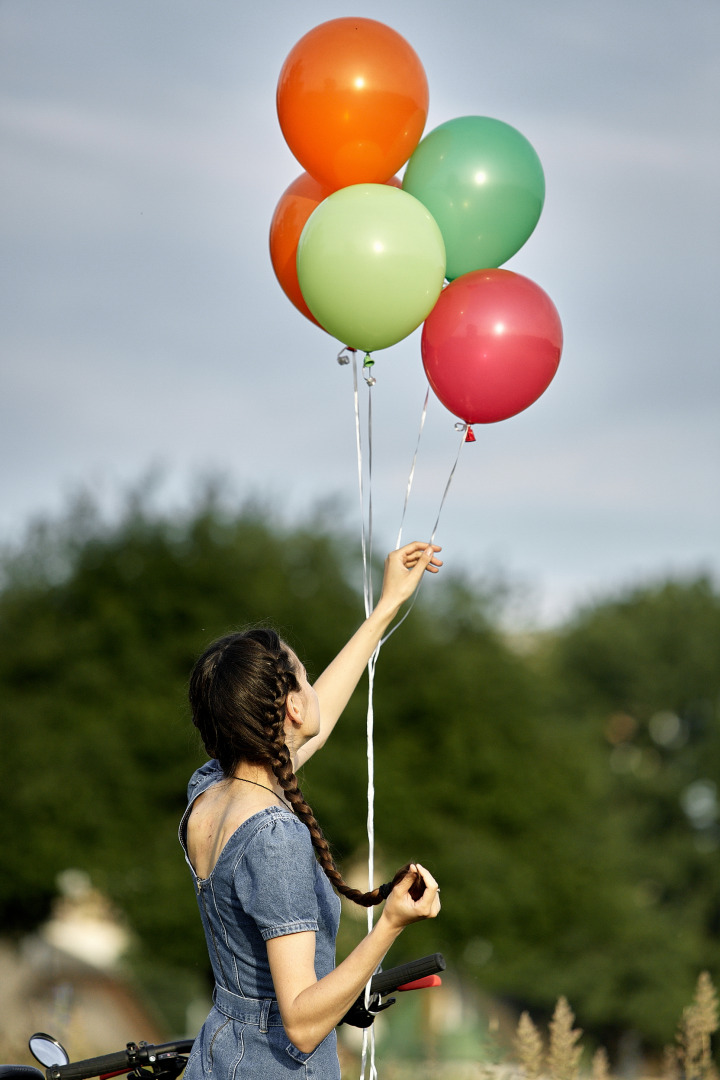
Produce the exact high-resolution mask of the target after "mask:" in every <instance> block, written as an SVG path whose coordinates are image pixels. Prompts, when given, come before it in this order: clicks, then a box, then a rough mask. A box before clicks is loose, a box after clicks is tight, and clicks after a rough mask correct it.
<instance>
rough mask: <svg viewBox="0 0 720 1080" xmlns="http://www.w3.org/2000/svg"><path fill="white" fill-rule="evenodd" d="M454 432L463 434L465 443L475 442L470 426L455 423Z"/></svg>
mask: <svg viewBox="0 0 720 1080" xmlns="http://www.w3.org/2000/svg"><path fill="white" fill-rule="evenodd" d="M455 430H456V431H464V432H465V439H464V441H465V442H475V432H474V431H473V429H472V427H471V426H470V424H463V423H457V424H456V425H455Z"/></svg>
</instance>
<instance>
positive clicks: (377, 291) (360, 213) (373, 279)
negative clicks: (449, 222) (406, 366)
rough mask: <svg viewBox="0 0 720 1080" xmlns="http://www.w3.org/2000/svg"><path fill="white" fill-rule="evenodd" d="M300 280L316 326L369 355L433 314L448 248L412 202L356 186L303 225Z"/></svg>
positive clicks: (386, 189) (383, 188)
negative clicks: (317, 324)
mask: <svg viewBox="0 0 720 1080" xmlns="http://www.w3.org/2000/svg"><path fill="white" fill-rule="evenodd" d="M297 273H298V281H299V283H300V289H301V291H302V294H303V297H304V299H305V302H306V304H307V306H308V307H309V308H310V311H311V312H312V313H313V315H314V316H315V318H316V319H317V321H318V322H319V323H320V325H321V326H323V327H324V328H325V330H327V331H328V333H330V334H332V335H333V337H336V338H338V340H339V341H341V342H342V343H343V345H349V346H351V347H352V348H354V349H359V350H362V351H363V352H372V351H374V350H376V349H386V348H388V347H389V346H390V345H394V344H395V343H396V342H398V341H401V340H402V339H403V338H404V337H407V336H408V334H411V333H412V331H413V330H415V329H416V328H417V327H418V326H420V324H421V323H422V322H423V321H424V320H425V318H426V317H427V316H428V315H429V314H430V312H431V311H432V309H433V307H434V306H435V302H436V301H437V298H438V297H439V295H440V292H441V290H442V287H443V282H444V278H445V246H444V244H443V238H442V234H441V232H440V229H439V228H438V226H437V223H436V222H435V221H434V219H433V217H432V215H431V214H430V212H429V211H428V210H427V209H426V207H424V206H423V205H422V203H420V202H418V200H417V199H415V198H413V196H412V195H408V194H407V192H405V191H401V190H400V189H399V188H396V187H390V186H389V185H386V184H354V185H352V186H351V187H345V188H341V189H340V190H339V191H336V192H334V193H333V194H332V195H329V196H328V197H327V199H325V200H324V201H323V202H321V203H320V205H319V206H318V207H316V209H315V210H314V211H313V213H312V214H311V215H310V217H309V218H308V220H307V222H306V224H305V228H304V229H303V231H302V234H301V236H300V240H299V241H298V249H297Z"/></svg>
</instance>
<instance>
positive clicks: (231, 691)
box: [189, 628, 424, 907]
mask: <svg viewBox="0 0 720 1080" xmlns="http://www.w3.org/2000/svg"><path fill="white" fill-rule="evenodd" d="M299 689H300V684H299V683H298V680H297V674H296V670H295V664H294V661H293V658H292V656H291V655H290V652H289V651H288V649H287V647H286V646H285V645H284V643H283V642H282V641H281V639H280V637H279V635H278V634H277V633H276V632H275V630H270V629H266V628H260V629H254V630H247V631H245V632H244V633H236V634H228V635H227V636H226V637H222V638H220V639H219V640H218V641H215V642H214V643H213V644H212V645H210V647H209V648H208V649H206V650H205V652H204V653H203V654H202V656H201V657H200V659H199V660H198V661H197V663H196V664H195V667H194V668H193V671H192V674H191V676H190V689H189V696H190V707H191V709H192V718H193V723H194V724H195V726H196V728H197V729H198V731H199V732H200V735H201V737H202V741H203V745H204V747H205V750H206V752H207V754H208V755H209V757H211V758H215V759H216V760H217V762H218V763H219V765H220V766H221V768H222V770H223V773H224V774H225V776H226V777H230V776H232V775H233V773H234V772H235V770H236V768H237V766H238V765H239V764H240V762H243V761H246V762H249V763H250V764H256V765H257V764H263V765H269V766H270V768H271V769H272V771H273V773H274V774H275V776H276V778H277V780H278V783H279V784H280V787H281V788H282V789H283V792H284V793H285V798H286V799H287V801H288V803H289V804H290V806H291V807H292V809H293V811H294V813H295V815H296V817H298V818H299V819H300V821H302V822H303V824H304V825H306V826H307V828H308V830H309V832H310V838H311V840H312V844H313V847H314V849H315V854H316V856H317V859H318V862H319V863H320V865H321V866H322V868H323V870H324V872H325V874H326V876H327V877H328V878H329V880H330V881H331V883H332V884H333V886H334V887H335V888H336V889H337V891H338V892H339V893H341V894H342V895H343V896H346V897H347V898H348V899H349V900H353V901H354V902H355V903H356V904H361V905H362V906H363V907H371V906H372V905H374V904H379V903H381V902H382V901H383V900H384V899H386V897H387V896H388V895H389V893H390V891H391V889H392V888H393V886H394V885H395V884H397V882H398V881H400V880H402V878H403V877H405V875H406V874H407V871H408V866H405V867H403V869H402V870H398V872H397V874H396V875H395V877H394V878H393V880H392V882H390V883H389V884H388V885H382V886H380V888H378V889H373V890H372V892H366V893H363V892H360V890H359V889H352V888H351V887H350V886H349V885H347V884H346V883H345V882H344V881H343V878H342V875H341V874H340V871H339V870H338V868H337V867H336V865H335V862H334V860H333V857H332V854H331V852H330V848H329V846H328V842H327V840H326V839H325V837H324V836H323V832H322V829H321V828H320V826H319V825H318V823H317V821H316V819H315V815H314V814H313V812H312V810H311V808H310V807H309V806H308V804H307V803H306V802H305V799H304V798H303V794H302V791H301V790H300V786H299V784H298V782H297V777H296V776H295V773H294V771H293V767H292V758H291V756H290V751H289V750H288V748H287V744H286V742H285V703H286V701H287V696H288V694H289V693H291V692H293V691H297V690H299ZM419 881H420V882H422V879H419ZM416 884H417V883H416ZM423 887H424V886H423ZM421 892H422V889H420V890H419V891H417V889H416V885H414V886H413V889H412V890H411V895H413V897H414V899H417V898H418V895H420V894H421ZM416 893H417V895H416Z"/></svg>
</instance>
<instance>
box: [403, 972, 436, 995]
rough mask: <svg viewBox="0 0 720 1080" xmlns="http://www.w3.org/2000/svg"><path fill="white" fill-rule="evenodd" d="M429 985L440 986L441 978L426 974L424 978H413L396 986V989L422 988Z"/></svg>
mask: <svg viewBox="0 0 720 1080" xmlns="http://www.w3.org/2000/svg"><path fill="white" fill-rule="evenodd" d="M430 986H442V979H441V978H440V976H439V975H426V976H425V978H424V979H414V980H413V982H408V983H404V984H403V986H398V990H400V991H404V990H423V989H425V987H430Z"/></svg>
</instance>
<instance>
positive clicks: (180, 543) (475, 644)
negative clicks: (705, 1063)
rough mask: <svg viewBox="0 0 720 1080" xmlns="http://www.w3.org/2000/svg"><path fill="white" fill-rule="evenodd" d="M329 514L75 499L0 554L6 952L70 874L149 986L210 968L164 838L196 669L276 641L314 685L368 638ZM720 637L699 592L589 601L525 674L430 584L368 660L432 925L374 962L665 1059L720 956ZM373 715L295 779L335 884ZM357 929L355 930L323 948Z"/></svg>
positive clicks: (183, 758) (355, 825) (381, 822)
mask: <svg viewBox="0 0 720 1080" xmlns="http://www.w3.org/2000/svg"><path fill="white" fill-rule="evenodd" d="M331 518H332V515H331V513H322V512H318V513H317V514H316V515H315V516H312V515H311V516H310V517H309V518H308V520H307V521H306V522H305V523H304V524H300V525H294V526H292V527H289V526H287V525H285V524H283V523H281V522H280V521H279V520H277V519H276V518H275V517H274V516H273V514H272V513H271V512H270V511H269V510H268V509H267V508H266V507H262V506H260V505H257V504H253V503H247V504H246V505H244V506H243V507H241V508H240V509H237V508H234V509H228V506H227V504H226V502H225V501H224V500H223V498H222V497H221V495H220V494H219V493H218V491H217V490H216V489H214V488H212V487H210V488H209V489H208V491H207V492H206V493H205V494H204V496H203V497H202V498H201V499H199V501H198V502H197V503H196V504H195V505H194V506H193V507H192V508H191V509H190V510H189V511H188V512H187V513H186V514H185V515H183V516H179V515H163V514H162V513H160V512H158V511H156V510H154V509H153V508H152V506H151V504H150V503H149V502H148V500H147V499H144V498H143V497H142V496H141V495H136V496H133V497H131V498H130V499H129V500H128V504H127V507H126V509H125V512H124V513H123V514H121V516H120V518H119V519H118V520H117V521H116V522H115V523H113V524H109V523H108V522H106V521H105V520H103V519H102V517H101V515H100V514H99V513H98V511H97V509H96V508H95V507H94V506H93V504H92V501H91V500H87V499H84V500H83V499H81V500H79V501H78V502H77V504H76V505H75V506H74V507H73V508H72V509H71V511H70V512H69V513H68V515H67V516H66V518H65V519H64V520H62V521H59V522H55V523H50V524H48V523H45V524H42V525H37V526H35V527H34V528H33V529H32V530H31V533H30V535H29V536H28V538H27V541H26V543H25V544H24V545H23V546H22V548H21V550H19V551H16V552H15V553H10V554H7V556H6V558H5V559H4V563H3V566H4V570H3V582H2V590H1V591H0V691H1V693H2V702H3V704H2V730H3V736H2V738H3V760H4V761H5V762H6V763H7V766H6V767H7V772H8V782H7V783H6V784H5V785H4V786H3V787H2V789H0V814H2V817H3V820H4V821H6V822H9V821H12V822H13V827H12V829H10V830H8V831H7V832H8V835H7V837H6V840H5V842H4V844H3V845H2V847H1V848H0V917H1V918H2V925H3V927H4V928H5V929H6V931H7V930H15V931H17V932H20V931H22V930H25V929H28V928H30V927H32V926H34V925H36V924H37V922H38V921H39V920H40V919H42V918H43V917H44V915H45V914H46V913H47V910H48V906H49V903H50V901H51V899H52V897H53V895H54V892H55V878H56V875H57V873H58V872H60V871H62V870H64V869H66V868H68V867H77V868H79V869H82V870H86V871H87V872H88V873H89V874H90V875H91V877H92V880H93V882H94V883H95V884H96V885H97V886H98V887H99V888H101V889H103V890H104V891H105V892H106V893H107V894H108V895H109V896H110V897H111V898H112V899H113V900H114V901H115V902H116V904H117V905H118V906H119V907H120V908H121V910H122V911H123V912H124V913H125V914H126V916H127V918H128V920H129V922H130V924H131V925H132V927H133V928H134V930H135V932H136V934H137V935H138V938H139V942H140V946H141V949H140V950H139V953H140V955H142V956H144V957H145V963H146V965H147V964H148V963H149V964H150V965H152V966H153V967H154V968H156V969H157V970H160V969H163V968H166V969H170V970H174V971H177V972H180V971H183V970H188V971H194V972H203V973H204V972H205V971H206V970H207V962H206V955H205V946H204V941H203V939H202V935H201V931H200V926H199V920H198V918H197V912H196V908H195V899H194V896H193V890H192V888H191V887H190V880H189V875H188V873H187V870H186V868H185V866H184V863H183V860H182V857H181V854H180V849H179V845H178V843H177V836H176V833H177V824H178V820H179V818H180V816H181V814H182V811H183V808H184V804H185V786H186V783H187V779H188V777H189V775H190V773H191V772H192V770H193V769H194V768H195V767H196V766H197V765H198V764H200V763H201V761H202V760H203V754H202V749H201V747H200V745H199V743H198V740H197V738H196V735H195V732H194V729H193V728H192V726H191V724H190V722H189V715H188V709H187V706H186V704H185V688H186V681H187V677H188V673H189V670H190V668H191V666H192V663H193V660H194V658H195V657H196V656H197V655H198V653H199V652H200V651H201V650H202V648H203V647H204V646H205V645H206V644H207V642H208V641H210V640H212V639H213V638H214V637H216V636H218V635H220V634H222V633H224V632H226V631H227V630H228V629H230V628H234V627H239V626H243V625H247V624H251V623H252V624H256V623H258V622H270V623H272V624H273V625H275V626H277V627H278V629H279V630H280V632H281V633H282V634H283V635H284V636H285V637H286V638H287V640H288V641H289V642H290V644H291V645H292V646H293V648H295V649H296V650H297V651H298V653H299V655H301V656H302V657H303V659H304V660H305V661H306V663H307V664H308V667H309V670H310V673H311V675H312V673H313V672H314V673H315V674H319V672H320V671H321V670H322V668H323V667H324V665H325V664H326V663H327V662H328V661H329V660H330V659H331V658H332V656H333V655H334V653H335V652H336V651H337V649H338V647H339V646H340V645H341V644H342V643H343V641H344V640H345V639H346V638H347V637H348V636H349V634H350V633H351V632H352V631H353V630H354V628H355V626H356V625H357V624H358V622H359V621H360V617H361V603H360V600H359V596H358V590H357V588H356V587H354V584H353V577H357V576H358V575H357V573H353V572H351V568H354V569H355V568H356V567H357V559H356V557H355V555H354V550H353V547H352V545H351V544H350V543H349V541H348V540H347V538H345V537H344V536H343V535H341V534H339V533H338V532H337V530H336V529H335V527H334V526H333V524H332V523H331ZM378 580H379V575H378ZM718 626H719V623H718V598H717V596H716V595H715V594H714V593H713V591H712V589H711V587H710V586H709V584H708V583H696V584H694V585H693V584H691V585H688V586H683V585H676V586H671V585H668V586H667V587H666V589H665V591H663V590H662V589H661V590H659V591H657V592H653V591H652V590H650V591H648V592H647V594H642V595H641V594H638V595H635V596H633V597H631V598H629V599H627V600H625V601H622V602H619V603H607V604H603V603H601V604H599V605H597V607H596V608H595V609H593V610H591V611H589V612H587V613H585V614H584V615H583V616H582V617H580V618H578V619H577V620H576V621H575V622H574V623H573V624H572V625H570V626H568V627H567V628H566V629H565V630H563V631H562V632H561V633H560V634H558V635H556V636H551V637H549V638H541V639H539V642H538V647H537V648H536V649H535V651H534V652H533V653H531V654H527V652H524V651H521V650H519V649H517V648H516V647H515V645H514V642H513V641H512V640H511V639H508V638H507V637H506V636H505V635H504V634H503V633H502V632H501V630H500V629H499V623H498V618H497V596H496V594H495V591H494V587H493V586H492V583H487V582H479V581H470V580H469V579H467V578H465V577H463V575H460V574H452V573H448V572H447V571H444V572H443V575H442V577H441V578H440V579H439V580H438V581H437V582H435V581H434V580H433V581H432V582H428V584H427V585H426V586H424V587H423V589H422V590H421V594H420V597H419V600H418V602H417V604H416V606H415V608H414V609H413V612H412V615H411V617H410V618H409V619H408V620H407V621H406V622H405V623H404V624H403V626H402V628H401V629H400V630H399V631H398V633H397V634H394V635H393V636H392V637H391V638H390V640H389V641H387V643H386V644H385V645H384V647H383V650H382V652H381V654H380V658H379V661H378V667H377V678H376V691H375V712H376V724H375V731H376V747H375V748H376V818H377V845H378V861H379V862H380V863H381V864H382V865H383V869H384V870H386V871H387V872H388V873H392V872H393V870H394V869H395V868H396V866H398V865H400V864H401V863H402V862H405V861H407V859H408V858H414V859H420V860H421V861H422V862H424V863H425V864H426V865H428V866H429V867H430V868H431V869H432V870H433V872H434V873H435V874H436V876H437V877H438V878H439V879H440V880H441V884H442V886H443V912H442V917H441V918H440V919H438V920H436V921H434V922H432V923H428V924H425V925H423V926H420V927H415V928H413V930H412V932H411V933H408V934H406V935H403V937H402V938H401V939H400V942H399V943H398V945H397V946H396V947H395V949H394V951H393V957H392V959H394V960H397V961H399V960H401V959H404V958H407V957H409V956H413V955H414V956H417V955H421V954H422V953H424V952H430V951H435V950H442V951H444V952H445V953H446V954H447V957H448V960H449V961H450V962H451V963H452V964H454V965H455V966H456V967H457V968H459V969H460V970H461V971H462V972H464V973H465V975H466V977H468V978H469V979H471V980H475V981H477V983H478V984H479V985H480V986H481V987H482V988H483V989H484V990H487V991H490V992H494V993H496V994H502V995H505V996H506V997H509V998H512V999H514V1000H516V1001H518V1002H520V1003H522V1004H523V1005H529V1006H530V1007H533V1008H535V1009H536V1010H541V1011H542V1010H544V1011H545V1012H546V1013H547V1014H549V1013H550V1011H551V1010H552V1007H553V1005H554V1002H555V1000H556V999H557V997H558V996H559V995H560V994H564V995H566V996H567V997H568V998H569V999H570V1000H571V1001H572V1004H573V1007H574V1009H575V1010H576V1011H577V1013H578V1015H579V1016H580V1017H581V1018H582V1022H583V1025H584V1026H585V1027H586V1028H592V1027H594V1028H595V1029H596V1030H600V1029H610V1028H613V1027H617V1028H620V1027H623V1026H626V1025H628V1024H632V1025H633V1026H635V1027H636V1028H637V1030H638V1031H640V1032H641V1033H642V1034H644V1035H645V1036H646V1037H647V1038H649V1039H651V1040H655V1041H657V1042H659V1041H662V1040H666V1039H667V1037H668V1030H671V1029H672V1026H673V1025H674V1022H675V1017H676V1016H677V1015H678V1013H679V1011H680V1008H681V1007H682V1004H683V1003H684V1002H685V1001H686V1000H687V998H688V985H689V987H690V990H692V985H693V984H694V981H695V979H696V977H697V972H698V970H699V969H700V967H708V966H710V963H711V960H712V956H715V953H712V956H710V955H709V954H708V953H707V947H708V943H709V942H710V941H711V939H713V938H712V936H713V935H715V938H716V936H717V926H716V922H714V921H713V920H717V908H716V907H713V902H712V900H711V889H710V888H705V887H704V885H703V887H701V888H699V889H698V890H693V888H692V885H693V880H694V877H695V878H697V876H698V875H701V874H702V873H704V872H705V871H706V868H707V862H708V857H709V856H708V854H707V853H706V852H705V853H704V852H703V850H701V849H702V843H704V844H705V845H706V847H709V846H711V843H712V842H714V840H713V838H714V836H715V833H714V832H713V829H714V828H715V824H714V822H709V823H708V822H706V821H705V819H706V818H707V817H708V814H710V813H711V811H710V810H709V809H708V806H709V805H710V803H711V802H712V799H711V796H712V790H713V789H712V786H711V784H712V782H713V781H712V777H713V776H716V775H717V736H716V734H715V732H716V725H714V724H713V717H714V713H713V709H714V708H715V702H716V701H717V683H716V682H713V674H712V670H713V656H715V657H716V656H717V644H718V640H720V639H719V637H718V634H719V632H720V631H719V630H718ZM662 627H665V629H664V630H663V629H662ZM713 650H715V652H713ZM671 669H672V671H671ZM365 715H366V698H365V695H364V694H363V693H362V692H358V693H357V694H356V695H355V697H354V698H353V701H352V702H351V703H350V706H349V707H348V710H347V712H346V715H345V717H344V718H343V721H342V723H341V725H340V727H339V728H338V731H337V733H336V734H335V735H334V736H333V738H332V739H331V740H330V742H329V743H328V745H327V747H326V748H325V750H324V751H323V753H322V754H320V755H318V757H317V758H315V759H313V760H312V761H311V762H310V764H309V765H308V766H307V767H306V769H305V771H304V775H303V776H302V777H301V783H302V786H303V789H304V791H305V794H306V797H307V798H308V800H309V802H310V803H311V805H312V806H313V807H314V809H315V811H316V814H317V816H318V818H319V820H320V822H321V823H322V824H323V826H324V828H325V831H326V832H327V835H328V837H329V839H330V841H331V843H332V845H333V847H334V850H335V851H336V854H337V856H338V858H339V860H340V861H341V863H342V862H343V861H345V862H346V864H347V863H348V862H349V861H350V860H351V859H354V858H357V857H358V854H359V853H361V852H362V849H363V847H364V844H365V815H366V805H365V791H366V769H367V765H366V748H365ZM672 717H676V720H677V725H678V728H677V733H676V734H675V735H672V732H671V729H672V731H674V730H675V728H673V723H674V721H673V720H672V719H671V718H672ZM628 718H631V719H632V722H633V724H635V726H634V727H632V731H631V732H630V734H627V732H628V731H630V728H629V727H628V725H629V724H630V720H629V719H628ZM623 725H625V726H623ZM663 725H664V726H663ZM631 726H632V725H631ZM608 733H609V734H608ZM608 739H609V741H608ZM673 740H674V741H673ZM636 751H637V753H638V754H640V757H638V758H632V761H636V762H644V763H645V764H644V765H643V766H641V765H639V764H637V765H632V767H630V765H629V763H630V761H631V758H629V757H627V754H628V753H635V752H636ZM618 754H620V756H617V755H618ZM623 754H625V755H626V756H625V757H624V758H623V756H622V755H623ZM713 755H714V756H713ZM623 762H624V763H625V764H626V765H628V767H627V768H625V767H624V765H623ZM648 763H654V766H653V768H654V771H653V768H650V767H649V766H648ZM8 766H9V767H8ZM648 768H649V772H648ZM698 769H699V770H700V771H699V772H698ZM713 769H714V770H715V771H714V772H713V771H712V770H713ZM703 778H705V779H706V780H707V783H706V786H705V787H702V786H700V787H698V786H695V787H694V788H693V785H694V784H695V785H697V782H698V780H703ZM703 798H704V799H705V802H704V803H703ZM693 800H694V801H693ZM703 806H705V810H704V811H703V810H702V807H703ZM702 813H704V814H705V817H704V818H702ZM693 814H694V815H695V816H694V817H693ZM701 818H702V821H701ZM702 822H705V824H702ZM700 841H702V843H700V845H699V846H698V842H700ZM713 881H714V882H715V885H716V884H717V882H716V878H713ZM715 896H717V890H716V891H715ZM361 933H362V924H361V923H353V922H352V920H349V923H348V928H347V929H346V930H345V931H344V936H343V938H342V939H341V951H343V950H345V949H347V948H349V947H350V946H351V944H352V941H353V940H354V939H356V938H357V937H358V936H360V934H361ZM713 947H714V946H713ZM178 982H180V980H178ZM678 1002H679V1004H678ZM666 1012H668V1013H669V1014H670V1020H669V1021H666V1019H665V1013H666ZM661 1023H662V1025H664V1026H662V1030H661ZM668 1024H669V1028H668Z"/></svg>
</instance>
